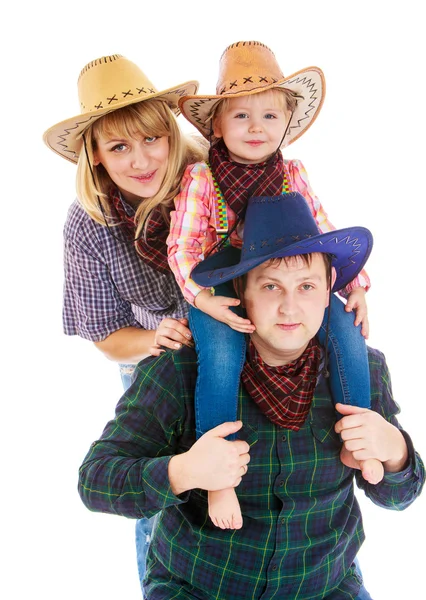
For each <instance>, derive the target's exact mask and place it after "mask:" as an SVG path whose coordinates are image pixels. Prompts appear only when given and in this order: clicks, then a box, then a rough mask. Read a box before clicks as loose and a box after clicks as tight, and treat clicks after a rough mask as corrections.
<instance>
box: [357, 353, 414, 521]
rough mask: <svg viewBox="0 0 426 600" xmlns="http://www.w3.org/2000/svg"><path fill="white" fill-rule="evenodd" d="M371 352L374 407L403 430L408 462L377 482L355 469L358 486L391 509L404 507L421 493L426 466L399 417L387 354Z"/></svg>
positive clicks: (370, 496) (372, 406)
mask: <svg viewBox="0 0 426 600" xmlns="http://www.w3.org/2000/svg"><path fill="white" fill-rule="evenodd" d="M369 353H370V364H372V368H371V369H370V374H371V380H372V389H375V390H377V392H375V393H374V394H373V395H372V399H371V408H372V409H373V410H375V411H376V412H378V413H379V414H380V415H381V416H382V417H383V418H384V419H386V421H388V422H389V423H392V425H394V426H395V427H397V428H398V429H399V430H400V431H401V433H402V435H403V436H404V439H405V442H406V444H407V448H408V462H407V465H406V467H405V469H404V470H403V471H401V472H399V473H385V476H384V478H383V479H382V481H381V482H380V483H378V484H376V485H372V484H370V483H368V482H367V481H366V480H365V479H364V478H363V477H362V475H361V474H360V472H359V471H357V472H356V481H357V485H358V487H359V488H361V489H363V490H364V492H365V494H366V496H368V497H369V498H370V499H371V500H372V501H373V502H374V504H377V505H378V506H381V507H383V508H388V509H391V510H404V509H405V508H407V507H408V506H410V504H412V503H413V502H414V500H415V499H416V498H417V497H418V496H419V495H420V492H421V490H422V488H423V485H424V480H425V468H424V464H423V461H422V459H421V457H420V455H419V454H418V453H417V452H416V451H415V449H414V445H413V442H412V440H411V438H410V436H409V435H408V433H407V432H406V431H404V429H403V428H402V427H401V425H400V424H399V422H398V419H397V418H396V415H397V414H399V412H400V408H399V406H398V404H397V403H396V402H395V400H394V398H393V395H392V386H391V378H390V373H389V369H388V367H387V364H386V360H385V357H384V355H383V354H382V353H381V352H379V351H378V350H372V349H369ZM371 355H373V360H371Z"/></svg>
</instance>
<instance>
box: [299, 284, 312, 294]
mask: <svg viewBox="0 0 426 600" xmlns="http://www.w3.org/2000/svg"><path fill="white" fill-rule="evenodd" d="M312 289H313V286H312V285H311V284H310V283H304V284H303V285H302V290H303V291H304V292H309V290H312Z"/></svg>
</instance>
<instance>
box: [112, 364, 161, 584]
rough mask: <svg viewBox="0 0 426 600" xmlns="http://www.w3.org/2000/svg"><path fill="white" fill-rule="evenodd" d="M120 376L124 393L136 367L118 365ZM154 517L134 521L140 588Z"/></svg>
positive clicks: (129, 384)
mask: <svg viewBox="0 0 426 600" xmlns="http://www.w3.org/2000/svg"><path fill="white" fill-rule="evenodd" d="M119 367H120V376H121V382H122V384H123V388H124V391H126V390H127V389H128V388H129V387H130V386H131V384H132V383H133V374H134V370H135V367H136V365H130V364H129V365H126V364H120V365H119ZM156 517H157V515H155V516H154V517H151V519H139V520H138V521H136V560H137V564H138V572H139V580H140V583H141V586H142V581H143V578H144V577H145V571H146V555H147V552H148V548H149V543H150V541H151V536H152V532H153V529H154V526H155V522H156Z"/></svg>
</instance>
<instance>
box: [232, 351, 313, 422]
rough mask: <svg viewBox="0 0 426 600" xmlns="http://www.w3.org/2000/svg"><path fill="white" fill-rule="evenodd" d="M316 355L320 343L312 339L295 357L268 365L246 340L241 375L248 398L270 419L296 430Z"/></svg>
mask: <svg viewBox="0 0 426 600" xmlns="http://www.w3.org/2000/svg"><path fill="white" fill-rule="evenodd" d="M320 357H321V350H320V346H319V345H318V342H317V341H316V340H315V339H313V340H311V341H310V342H309V344H308V346H307V348H306V350H305V351H304V352H303V354H302V355H301V356H299V358H298V359H296V360H294V361H293V362H291V363H288V364H287V365H283V366H282V367H271V366H269V365H267V364H266V363H265V362H264V361H263V360H262V358H261V357H260V356H259V354H258V352H257V350H256V348H255V347H254V344H253V342H251V341H250V343H249V347H248V356H247V360H246V362H245V365H244V368H243V371H242V374H241V378H242V381H243V384H244V387H245V388H246V390H247V392H248V393H249V395H250V396H251V398H253V400H254V401H255V402H256V404H257V405H258V407H259V408H260V410H261V411H262V412H263V414H264V415H265V416H266V417H268V419H269V420H270V421H272V422H273V423H275V424H276V425H278V426H279V427H283V428H285V429H292V430H293V431H299V429H300V428H301V427H302V425H303V424H304V422H305V421H306V418H307V416H308V414H309V410H310V408H311V403H312V398H313V396H314V390H315V386H316V382H317V375H318V370H319V364H320Z"/></svg>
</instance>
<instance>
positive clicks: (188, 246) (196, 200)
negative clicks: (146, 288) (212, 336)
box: [167, 163, 213, 304]
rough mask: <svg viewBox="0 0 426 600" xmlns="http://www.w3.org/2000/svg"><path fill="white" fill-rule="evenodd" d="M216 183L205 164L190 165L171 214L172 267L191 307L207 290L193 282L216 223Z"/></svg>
mask: <svg viewBox="0 0 426 600" xmlns="http://www.w3.org/2000/svg"><path fill="white" fill-rule="evenodd" d="M212 197H213V181H212V178H211V177H210V176H209V170H208V167H207V165H206V164H205V163H196V164H195V165H190V166H189V167H188V168H187V170H186V172H185V174H184V176H183V179H182V184H181V191H180V193H179V194H178V195H177V196H176V198H175V201H174V203H175V210H174V211H171V213H170V233H169V237H168V238H167V247H168V257H169V265H170V268H171V270H172V271H173V273H174V276H175V277H176V281H177V282H178V285H179V287H180V289H181V291H182V294H183V296H184V298H185V300H187V301H188V302H189V303H190V304H193V303H194V299H195V297H196V296H197V294H198V293H199V292H200V291H201V290H203V289H204V288H203V287H201V286H199V285H197V284H196V283H195V281H193V280H192V279H191V272H192V269H193V268H194V267H195V266H196V265H197V264H198V263H199V262H201V261H202V260H203V259H204V252H205V251H206V247H207V235H208V229H209V226H211V221H212V211H211V199H212Z"/></svg>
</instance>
